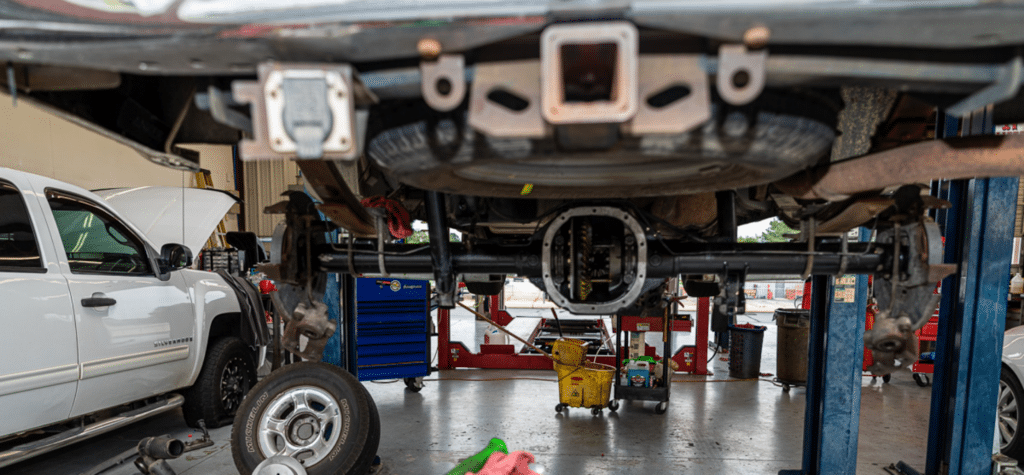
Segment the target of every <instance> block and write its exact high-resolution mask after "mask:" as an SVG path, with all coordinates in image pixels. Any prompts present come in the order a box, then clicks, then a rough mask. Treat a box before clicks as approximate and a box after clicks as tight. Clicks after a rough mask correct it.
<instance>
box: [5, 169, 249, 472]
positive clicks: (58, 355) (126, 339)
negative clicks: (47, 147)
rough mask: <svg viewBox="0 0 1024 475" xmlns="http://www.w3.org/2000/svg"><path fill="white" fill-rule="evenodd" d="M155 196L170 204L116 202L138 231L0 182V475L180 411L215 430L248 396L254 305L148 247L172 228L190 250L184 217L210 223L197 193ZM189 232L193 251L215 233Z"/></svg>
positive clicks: (129, 198)
mask: <svg viewBox="0 0 1024 475" xmlns="http://www.w3.org/2000/svg"><path fill="white" fill-rule="evenodd" d="M169 190H176V191H174V192H173V193H170V194H168V191H169ZM149 191H150V193H148V196H150V197H153V196H156V197H158V199H164V200H169V202H165V203H162V206H159V207H156V208H157V209H152V208H153V207H152V206H147V205H146V204H145V200H146V198H144V197H145V196H147V190H140V189H132V190H124V191H122V192H117V193H115V194H117V195H119V198H120V199H121V202H122V203H128V204H129V208H131V209H129V210H128V211H129V212H130V213H129V214H135V215H138V216H140V217H142V218H145V217H152V218H153V219H150V220H149V222H148V223H146V225H143V224H142V223H141V222H140V221H135V223H134V224H133V222H130V221H129V220H128V219H125V217H124V216H126V214H124V213H119V212H118V211H117V210H116V208H115V207H114V206H111V204H110V203H108V202H107V201H105V200H103V199H101V198H100V197H99V196H98V195H97V194H94V193H90V192H88V191H86V190H83V189H81V188H78V187H76V186H72V185H68V184H66V183H62V182H59V181H56V180H51V179H48V178H44V177H41V176H36V175H31V174H28V173H23V172H18V171H14V170H9V169H4V168H0V468H2V467H5V466H7V465H10V464H13V463H15V462H17V461H20V460H23V459H25V458H28V457H32V456H35V455H38V454H41V453H44V452H47V451H50V450H54V449H56V448H60V447H63V446H65V445H68V444H70V443H73V442H75V441H78V440H80V439H84V438H86V437H90V436H93V435H98V434H100V433H103V432H106V431H109V430H112V429H115V428H118V427H121V426H123V425H126V424H128V423H131V422H134V421H136V420H139V419H141V418H144V417H148V416H152V415H155V414H159V413H161V412H164V411H168V410H172V409H174V408H176V407H178V406H181V407H182V411H183V413H184V416H185V420H186V423H188V424H189V425H192V426H196V424H197V423H198V421H199V420H200V419H204V420H205V421H206V424H207V425H209V426H211V427H218V426H220V425H224V424H227V423H230V422H231V418H232V416H233V414H234V412H235V410H236V409H237V408H238V405H239V404H240V403H241V401H242V399H243V397H244V396H245V394H246V392H247V391H248V390H249V388H251V387H252V386H253V385H254V384H255V382H256V367H257V366H258V363H262V357H258V356H257V355H262V354H263V350H264V348H265V345H266V342H267V331H266V325H265V324H264V322H265V320H264V318H265V317H264V313H263V310H262V306H261V305H260V302H259V295H258V294H257V293H256V292H255V290H254V289H253V287H252V286H251V285H249V284H248V283H245V282H244V281H241V279H238V278H234V277H230V276H227V275H226V274H218V273H212V272H203V271H197V270H192V269H188V267H189V265H190V264H191V261H192V255H191V251H190V250H189V249H188V247H186V246H185V245H182V244H177V243H166V242H160V241H161V240H165V239H159V238H157V239H154V236H159V235H161V233H163V235H167V224H168V223H175V222H177V223H179V224H178V225H177V226H175V227H176V228H177V235H178V236H181V237H185V236H186V234H183V232H184V231H183V229H182V222H181V219H180V218H181V217H182V216H186V217H188V218H186V220H188V221H191V216H192V215H191V214H190V209H189V208H190V207H191V208H192V209H194V210H195V214H196V215H210V214H213V215H216V214H217V212H216V211H212V210H211V207H210V206H208V205H207V204H206V203H204V202H203V201H202V199H201V198H200V197H199V196H198V195H199V194H202V193H204V191H202V190H194V189H163V190H161V189H159V188H156V189H150V190H149ZM205 193H211V192H209V191H206V192H205ZM212 193H216V192H212ZM108 195H110V193H108ZM194 195H195V198H194V199H193V196H194ZM161 196H162V198H159V197H161ZM175 197H178V198H175ZM231 199H232V200H233V197H232V198H231ZM175 201H177V202H175ZM220 201H223V197H221V198H220ZM114 202H115V201H114V200H111V203H114ZM231 204H233V201H231V202H230V203H228V204H227V206H230V205H231ZM222 206H223V204H222ZM226 210H227V208H221V209H220V210H219V216H223V214H224V212H225V211H226ZM200 211H202V212H200ZM175 216H177V220H175V218H174V217H175ZM219 220H220V217H216V218H215V220H214V221H213V225H216V222H219ZM206 221H210V219H206ZM184 224H186V226H185V228H187V230H188V234H191V235H195V236H202V238H201V240H199V242H198V244H195V243H194V244H192V245H193V246H201V245H202V244H201V243H202V242H203V241H205V239H206V237H207V236H209V235H210V231H212V229H213V228H212V227H209V228H207V229H206V230H205V231H203V230H201V229H198V228H200V227H202V226H207V225H208V224H207V223H192V222H187V223H184ZM136 225H138V227H136ZM140 228H142V229H145V230H146V231H145V232H143V231H140ZM204 233H205V234H204ZM178 242H181V241H178ZM157 246H159V249H160V251H159V252H158V251H157V249H158V247H157ZM174 392H180V393H181V394H174Z"/></svg>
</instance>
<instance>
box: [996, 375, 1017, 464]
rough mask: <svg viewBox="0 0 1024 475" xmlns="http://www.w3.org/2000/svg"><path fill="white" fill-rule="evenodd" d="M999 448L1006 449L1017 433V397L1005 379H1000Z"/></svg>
mask: <svg viewBox="0 0 1024 475" xmlns="http://www.w3.org/2000/svg"><path fill="white" fill-rule="evenodd" d="M998 408H999V413H998V417H999V448H1000V449H1005V448H1006V446H1008V445H1010V442H1011V441H1013V436H1014V435H1015V434H1016V433H1017V421H1018V417H1017V398H1015V397H1014V395H1013V389H1012V388H1010V385H1009V384H1006V382H1005V381H1002V380H1000V381H999V406H998Z"/></svg>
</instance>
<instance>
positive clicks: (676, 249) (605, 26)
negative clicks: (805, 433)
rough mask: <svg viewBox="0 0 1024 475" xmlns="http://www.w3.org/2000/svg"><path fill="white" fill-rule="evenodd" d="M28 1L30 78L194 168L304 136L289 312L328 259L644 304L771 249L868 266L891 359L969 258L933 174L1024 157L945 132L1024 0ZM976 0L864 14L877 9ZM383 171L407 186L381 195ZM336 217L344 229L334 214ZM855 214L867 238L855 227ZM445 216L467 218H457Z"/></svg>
mask: <svg viewBox="0 0 1024 475" xmlns="http://www.w3.org/2000/svg"><path fill="white" fill-rule="evenodd" d="M23 3H25V5H23V4H22V3H9V4H7V5H5V6H4V11H3V13H5V14H6V16H7V17H8V18H9V19H8V20H6V24H5V25H4V26H3V29H2V31H0V57H4V58H5V59H7V60H8V61H9V62H8V66H7V75H6V76H7V81H6V86H7V88H8V89H9V91H10V93H11V94H12V96H15V97H16V98H17V99H20V100H26V99H27V100H30V101H33V102H34V103H37V104H39V105H41V106H42V107H44V108H47V109H48V110H51V111H53V112H55V113H57V114H59V115H61V116H63V117H65V118H69V119H71V120H73V121H75V122H77V123H81V124H83V125H84V126H87V127H90V128H93V129H95V130H98V131H100V132H102V133H104V134H105V135H108V136H111V137H114V138H116V139H118V140H120V141H122V142H124V143H127V144H129V145H130V146H132V147H133V148H135V149H136V150H138V151H139V152H140V153H141V154H142V155H144V156H146V157H147V158H149V159H151V160H153V161H156V162H159V163H162V164H165V165H169V166H173V167H179V168H184V169H191V168H195V167H196V166H197V164H196V163H195V162H194V157H190V156H189V155H188V154H187V153H186V152H185V150H184V149H181V148H178V147H177V144H179V143H187V142H207V143H235V142H237V141H240V145H239V151H240V154H241V156H242V158H243V159H246V160H267V159H295V160H298V164H299V168H300V169H301V170H302V172H303V175H304V177H305V180H306V182H307V184H308V185H309V188H310V190H311V191H312V192H313V194H314V195H315V197H316V198H317V200H318V201H319V203H318V204H314V203H313V202H312V201H310V200H308V199H305V200H304V199H302V198H293V199H292V201H291V202H290V203H287V204H282V205H281V206H283V208H279V209H277V210H276V211H278V212H280V211H286V212H287V220H286V222H287V226H286V227H284V228H282V229H281V230H279V233H278V236H277V238H278V242H277V244H276V246H277V249H275V251H278V252H276V253H275V265H274V266H273V267H272V268H271V269H270V273H271V274H272V275H273V276H275V277H277V278H278V279H280V280H281V281H282V282H285V283H288V284H291V287H292V288H294V289H297V290H296V292H295V295H294V296H292V297H290V298H287V299H285V300H288V304H287V305H285V307H286V308H287V310H286V314H291V313H292V312H293V311H294V309H295V308H297V307H298V305H299V304H300V302H303V301H306V300H308V302H305V303H304V304H303V307H302V312H310V311H312V312H313V313H317V312H318V311H317V310H316V308H315V306H314V305H313V301H315V295H316V294H317V287H318V286H319V285H322V282H323V279H322V278H318V277H317V276H318V274H319V273H320V272H324V271H327V272H350V273H356V274H374V275H391V274H406V275H419V276H422V277H424V278H431V279H433V280H435V281H436V290H437V292H438V302H439V304H440V305H441V306H442V307H451V306H453V305H454V295H455V290H456V285H455V283H456V281H466V282H470V283H471V284H472V286H473V287H474V288H475V289H476V290H477V291H479V292H482V293H494V292H496V291H497V290H498V289H500V282H503V281H504V276H505V275H506V274H515V275H519V276H524V277H528V278H530V280H531V281H532V282H533V283H534V284H535V285H537V286H538V287H540V288H542V289H544V290H545V291H546V292H547V294H548V295H549V296H550V297H551V298H552V299H553V300H554V301H555V302H556V303H557V304H558V305H559V306H561V307H563V308H566V309H568V310H570V311H572V312H575V313H581V314H608V313H614V312H618V311H622V310H623V309H625V308H627V307H630V306H634V305H636V304H637V303H638V302H640V301H641V297H642V296H644V295H645V294H647V293H648V292H652V291H655V292H656V291H657V290H658V289H659V286H660V285H661V284H662V283H663V282H664V280H665V279H666V278H669V277H675V276H683V278H684V279H685V280H687V281H690V282H696V283H698V284H697V285H699V284H700V283H704V284H707V285H704V286H703V289H704V292H708V293H709V294H714V295H715V296H716V298H717V299H718V300H717V302H718V303H719V307H720V308H721V310H722V313H725V314H730V313H734V312H736V311H742V298H741V296H740V295H739V294H740V291H739V289H741V288H742V282H743V280H744V279H745V278H746V277H747V276H748V275H754V274H764V273H772V274H778V273H790V274H801V275H804V276H807V275H810V274H834V275H841V274H844V273H871V274H875V276H876V282H878V285H876V286H875V298H876V299H877V300H878V301H879V304H880V308H881V309H882V314H881V315H879V318H878V322H879V323H877V324H876V329H875V330H872V331H870V332H869V333H868V336H867V337H866V339H867V343H868V345H869V346H870V347H872V348H873V349H874V350H875V351H876V352H878V353H879V354H878V356H879V358H878V359H879V360H881V361H888V362H889V363H888V364H890V365H891V364H892V361H893V360H894V359H897V358H900V357H903V356H906V355H902V352H903V350H904V348H910V347H912V346H913V345H910V344H908V339H911V338H912V332H913V330H915V329H917V328H919V327H920V326H921V325H923V324H924V322H925V321H927V316H928V315H930V313H931V310H930V308H932V307H934V299H933V297H932V296H931V295H932V293H931V290H932V288H933V286H934V282H936V281H937V280H938V279H939V278H941V277H942V276H944V275H947V274H948V273H949V272H952V271H953V270H954V269H953V268H952V267H951V266H948V265H943V264H941V263H940V260H939V257H938V256H939V249H940V247H941V238H940V236H939V234H938V231H937V229H936V227H935V226H934V224H933V223H931V221H930V219H929V218H928V217H927V215H926V212H927V210H928V209H932V208H940V207H942V206H944V205H945V203H943V202H941V200H938V199H936V198H932V197H930V196H928V194H927V193H926V192H922V188H921V187H920V186H918V185H915V184H918V183H928V182H929V181H931V180H934V179H940V178H946V179H950V178H964V177H972V176H1001V175H1018V174H1020V173H1021V171H1022V170H1024V162H1022V160H1021V158H1020V155H1019V152H1018V150H1020V149H1021V146H1022V145H1024V144H1022V143H1021V140H1020V138H1019V137H1016V136H1005V137H984V138H980V139H966V138H965V139H948V140H944V141H940V140H928V139H931V138H933V137H934V136H933V134H932V131H933V130H934V124H935V123H936V122H935V121H936V113H935V110H936V109H937V108H938V109H941V110H943V111H944V113H946V114H951V115H956V116H968V115H969V114H970V113H971V112H973V111H975V110H978V109H979V108H982V107H985V106H988V105H989V104H992V103H997V102H1005V104H1004V105H1002V106H1000V107H1001V108H1002V109H1000V110H1003V111H1007V112H1005V113H1003V115H1007V116H1008V117H1009V116H1012V114H1013V113H1014V110H1015V109H1016V108H1019V106H1020V99H1019V98H1017V97H1016V96H1017V91H1018V89H1019V86H1020V82H1021V73H1022V69H1024V67H1022V63H1021V56H1020V53H1019V50H1018V49H1017V45H1019V44H1021V43H1022V42H1024V38H1014V37H1013V35H1018V36H1019V34H1020V33H1019V31H1017V30H1016V29H1012V30H1011V29H1007V28H1000V25H1003V26H1007V25H1010V22H1011V21H1015V20H1012V19H1011V17H1012V18H1016V17H1017V16H1020V15H1021V13H1020V12H1019V10H1018V9H1013V8H1009V7H1006V8H1000V6H997V5H992V6H988V7H985V8H975V9H971V10H969V11H970V12H971V13H972V14H976V15H984V16H985V17H986V18H987V19H990V20H991V21H992V23H990V24H989V25H988V28H990V29H987V30H986V31H991V32H998V33H999V34H997V33H989V34H991V35H992V37H985V36H984V35H982V34H981V33H980V32H973V33H975V34H974V35H973V36H971V35H970V34H968V33H971V32H967V31H965V32H964V34H963V35H959V36H956V35H954V36H949V37H941V38H940V37H935V36H934V35H931V36H930V35H929V34H928V32H925V31H915V32H913V33H908V34H906V35H900V36H899V37H898V38H887V37H885V35H880V36H877V37H872V36H865V35H864V32H865V31H874V30H870V29H844V30H843V32H842V33H836V32H829V33H821V35H820V36H813V35H809V32H811V31H814V30H815V28H818V29H820V28H821V26H822V25H825V24H829V23H830V22H832V23H833V24H834V23H835V22H838V21H840V20H842V21H849V20H850V18H851V17H849V16H846V17H844V16H841V15H840V16H834V15H832V16H830V15H825V16H822V17H821V18H818V20H817V21H815V22H813V23H814V25H815V26H811V25H810V24H809V23H808V22H810V20H809V18H810V17H808V15H809V13H807V11H811V10H813V8H812V9H810V10H807V11H804V12H802V13H797V12H795V11H789V12H787V13H788V14H787V15H774V14H770V13H768V12H765V11H760V12H755V10H756V9H752V10H751V14H752V15H753V14H754V13H759V14H760V15H761V16H758V17H757V18H759V19H760V21H749V22H744V21H739V22H738V23H731V22H728V21H726V17H721V18H718V17H716V16H715V15H710V16H709V15H700V14H696V13H694V12H683V11H682V10H685V9H680V8H671V7H664V9H665V11H659V10H658V9H657V8H655V7H652V6H651V5H647V4H641V3H637V4H635V5H633V7H632V9H631V10H628V9H627V10H626V11H617V13H616V14H610V15H599V16H601V17H602V18H603V19H602V20H601V21H592V20H590V19H589V15H586V14H580V12H575V13H572V14H570V13H568V12H567V11H556V10H550V11H548V12H547V15H546V16H530V15H516V16H508V15H498V14H489V15H484V16H483V17H474V16H473V15H466V14H465V12H463V13H461V14H460V15H458V16H457V17H456V18H454V19H451V18H450V19H448V20H444V21H439V22H438V23H437V24H424V23H408V24H406V28H383V27H379V26H377V27H375V26H376V25H373V24H370V23H367V22H359V21H355V20H351V19H346V20H344V21H342V20H338V21H333V20H332V21H323V20H322V19H323V18H324V17H323V16H322V15H321V16H320V17H319V18H318V20H317V22H316V23H309V24H303V25H301V26H296V25H284V24H280V25H278V26H267V27H266V28H263V29H260V28H256V27H254V26H253V24H250V23H247V22H246V21H242V20H241V19H243V18H244V19H246V20H251V18H248V17H245V16H244V15H242V16H238V15H241V13H238V12H235V16H232V15H229V14H227V13H224V12H225V11H222V12H221V13H222V14H223V15H225V16H216V15H215V17H216V18H217V20H216V21H214V22H213V23H202V24H200V23H195V22H192V21H186V20H183V18H185V17H186V16H185V14H184V13H183V11H185V10H188V9H189V8H192V7H194V8H199V7H198V6H197V5H193V4H192V3H191V2H185V4H186V5H184V6H182V7H180V8H181V9H180V10H179V12H178V19H177V21H171V20H168V19H167V18H164V17H161V16H156V17H145V18H147V21H145V22H140V23H134V24H126V23H116V22H113V21H108V20H110V19H106V20H103V21H92V22H90V21H85V20H82V19H81V18H79V19H78V20H79V21H77V22H61V21H52V20H66V18H65V17H64V16H62V15H61V14H58V13H54V12H46V11H45V10H46V8H44V6H42V5H41V4H40V5H33V2H23ZM26 5H27V6H26ZM538 5H539V4H538ZM31 7H36V8H31ZM605 7H606V8H610V7H608V5H605ZM527 9H529V7H527ZM870 10H871V9H866V10H865V11H868V12H869V13H877V12H870ZM189 11H192V10H189ZM197 11H198V10H197ZM599 11H600V12H601V13H610V12H616V10H614V9H612V10H611V11H609V10H607V9H604V10H599ZM954 11H957V10H956V9H953V8H949V9H943V8H921V9H914V8H907V9H905V10H899V11H896V12H889V13H890V15H889V16H884V17H881V16H871V15H869V16H867V17H864V18H870V22H871V23H872V24H875V25H879V29H881V28H880V25H881V24H883V23H886V24H888V22H890V21H894V20H893V19H894V18H900V17H903V18H907V19H908V21H911V19H912V18H924V17H927V18H930V21H938V20H936V18H946V17H947V14H951V13H953V12H954ZM29 12H31V13H32V14H31V15H30V14H29ZM207 13H209V12H207ZM321 13H322V12H321ZM590 13H592V14H593V13H595V12H590ZM659 13H660V14H659ZM823 15H824V14H823ZM851 15H853V14H852V13H851ZM55 16H57V17H60V18H56V17H55ZM72 16H74V15H72ZM115 16H116V15H115ZM286 16H287V15H286ZM702 16H703V17H704V19H705V20H707V21H710V20H714V19H716V18H718V19H719V20H720V21H719V22H718V23H717V24H716V23H714V22H713V21H712V22H711V23H700V22H697V21H696V18H699V17H702ZM470 17H472V18H470ZM997 17H998V18H997ZM133 18H139V17H133ZM728 18H729V19H732V20H735V19H736V18H743V16H742V15H740V16H738V17H737V16H736V15H728ZM751 18H754V17H751ZM207 19H208V18H207ZM236 20H237V21H236ZM864 21H867V20H866V19H865V20H864ZM801 22H804V23H807V24H803V23H801ZM740 24H742V25H745V26H743V27H738V26H737V25H740ZM970 24H971V25H974V23H970ZM706 25H717V26H716V27H715V29H714V30H713V31H712V30H707V26H706ZM801 25H802V26H801ZM964 28H967V29H969V27H966V26H965V27H964ZM385 32H386V33H387V34H385ZM986 38H987V39H986ZM129 45H134V46H133V47H132V48H137V47H138V45H143V46H144V47H143V48H138V49H128V46H129ZM96 65H99V66H98V67H97V66H96ZM254 73H255V78H253V74H254ZM1007 101H1008V102H1007ZM111 105H113V106H114V107H111ZM370 197H386V200H387V201H388V202H389V203H393V204H394V206H396V207H397V208H398V209H399V211H397V212H394V210H391V211H388V212H385V211H384V209H383V208H376V209H371V208H366V207H364V206H363V205H362V203H361V202H362V201H363V200H364V199H366V198H370ZM317 210H319V211H320V212H322V213H324V215H326V216H327V217H328V218H329V220H330V222H331V224H327V223H324V222H321V221H320V220H319V218H318V216H317V214H316V211H317ZM403 213H404V214H407V215H408V217H409V218H411V219H421V220H425V221H426V222H427V223H428V224H429V227H430V230H431V231H430V234H431V237H432V238H434V239H432V240H431V243H430V244H429V246H416V245H402V244H393V242H394V241H395V240H396V239H397V238H401V237H404V236H398V235H394V233H393V229H394V228H393V227H391V228H389V226H388V222H389V221H395V220H396V219H398V220H401V219H402V216H401V215H402V214H403ZM769 217H777V218H779V219H781V220H782V221H784V222H785V223H787V224H789V225H791V226H794V227H797V228H799V229H800V231H801V232H800V233H799V235H798V236H794V238H795V240H794V242H793V243H791V244H784V245H752V244H742V243H737V242H736V228H737V226H738V225H741V224H743V223H747V222H752V221H757V220H761V219H765V218H769ZM400 224H401V223H400ZM405 225H406V226H407V223H405ZM333 226H338V227H341V228H344V229H345V230H347V231H348V235H349V236H350V237H349V238H347V239H348V240H347V242H346V243H343V244H337V243H327V242H324V240H323V239H322V238H320V237H319V236H320V235H321V234H322V231H325V230H328V229H329V228H331V227H333ZM859 226H866V227H868V228H870V229H871V230H872V231H873V232H874V233H875V238H874V240H873V241H872V242H870V243H850V242H848V240H847V239H846V238H845V233H846V232H847V231H849V230H851V229H854V228H856V227H859ZM449 228H452V229H457V230H459V231H461V232H463V233H464V235H465V239H464V242H463V243H461V244H453V243H448V242H447V239H445V238H446V236H447V229H449ZM705 276H709V277H705ZM710 276H716V277H714V278H713V280H712V278H711V277H710ZM690 285H691V286H693V284H690ZM694 288H695V287H694ZM310 309H313V310H310ZM301 319H302V317H299V318H298V320H301ZM314 320H316V321H319V322H323V323H322V324H321V325H320V326H323V325H327V323H326V322H327V320H326V318H322V316H318V317H317V318H316V319H309V320H307V323H309V322H312V321H314ZM323 330H324V328H319V329H316V328H310V329H308V331H307V334H308V336H314V335H316V334H323V333H324V331H323Z"/></svg>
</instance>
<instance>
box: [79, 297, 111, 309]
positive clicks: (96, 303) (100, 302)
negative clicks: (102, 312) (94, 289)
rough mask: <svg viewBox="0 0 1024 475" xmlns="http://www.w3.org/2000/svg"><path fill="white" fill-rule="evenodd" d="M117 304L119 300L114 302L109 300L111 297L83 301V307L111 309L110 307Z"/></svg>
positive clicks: (91, 298)
mask: <svg viewBox="0 0 1024 475" xmlns="http://www.w3.org/2000/svg"><path fill="white" fill-rule="evenodd" d="M116 303H117V300H114V299H112V298H109V297H90V298H86V299H82V306H83V307H109V306H111V305H114V304H116Z"/></svg>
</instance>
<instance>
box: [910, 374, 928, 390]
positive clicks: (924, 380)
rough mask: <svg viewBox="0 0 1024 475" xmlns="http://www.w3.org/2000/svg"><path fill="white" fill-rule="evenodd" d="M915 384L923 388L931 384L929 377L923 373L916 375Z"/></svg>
mask: <svg viewBox="0 0 1024 475" xmlns="http://www.w3.org/2000/svg"><path fill="white" fill-rule="evenodd" d="M914 382H915V383H917V385H918V386H921V387H922V388H923V387H926V386H928V385H929V384H931V381H930V380H929V378H928V375H927V374H923V373H914Z"/></svg>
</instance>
